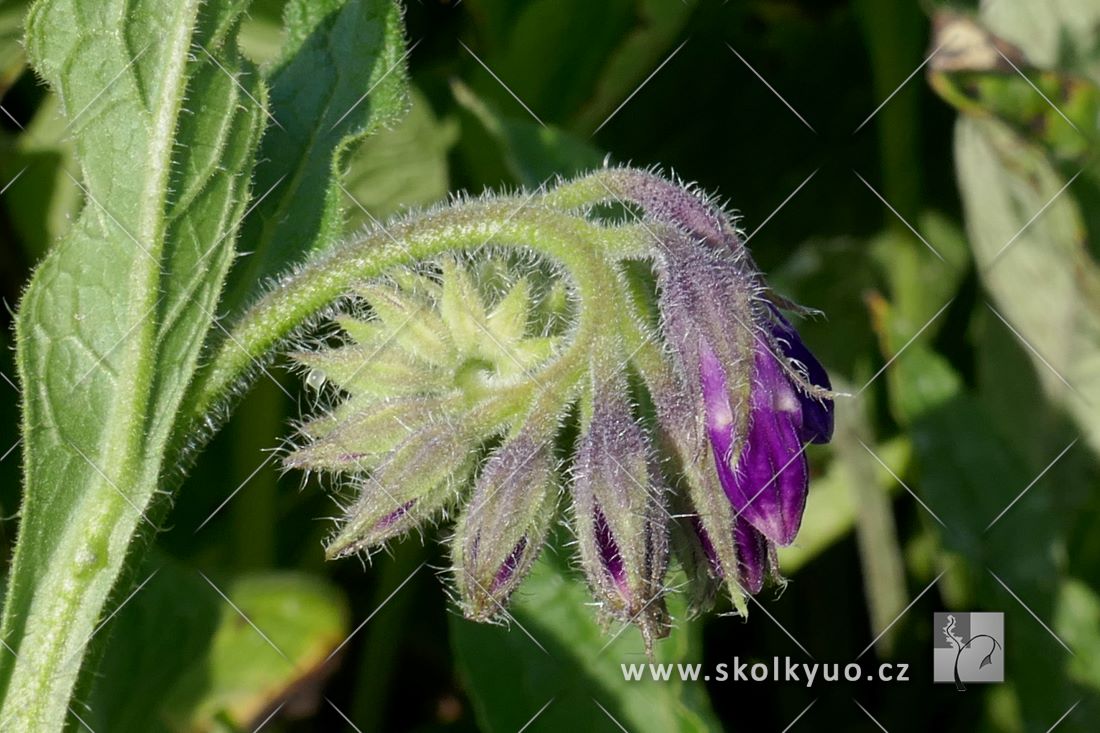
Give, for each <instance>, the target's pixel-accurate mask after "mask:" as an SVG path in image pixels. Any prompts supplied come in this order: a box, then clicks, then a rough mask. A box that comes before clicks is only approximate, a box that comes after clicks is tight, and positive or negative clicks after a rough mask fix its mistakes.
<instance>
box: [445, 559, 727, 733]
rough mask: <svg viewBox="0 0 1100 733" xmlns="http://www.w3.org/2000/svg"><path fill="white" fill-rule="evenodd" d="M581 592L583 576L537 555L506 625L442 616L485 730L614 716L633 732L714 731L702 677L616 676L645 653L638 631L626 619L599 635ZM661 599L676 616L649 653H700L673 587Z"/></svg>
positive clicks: (605, 724) (605, 721)
mask: <svg viewBox="0 0 1100 733" xmlns="http://www.w3.org/2000/svg"><path fill="white" fill-rule="evenodd" d="M590 600H591V598H590V594H589V592H588V589H587V588H586V587H585V585H584V582H583V581H582V580H579V579H577V578H575V577H572V576H571V575H570V574H569V573H568V571H567V570H566V569H565V568H563V567H560V566H557V565H555V564H553V563H552V561H549V560H546V559H545V558H544V559H540V560H539V561H538V562H536V563H535V566H534V569H533V570H532V572H531V575H530V576H529V577H528V578H527V580H525V581H524V583H523V585H522V586H521V587H520V589H519V590H518V591H517V593H516V595H515V597H514V598H513V600H512V603H511V605H510V613H511V614H512V616H513V617H514V619H515V623H513V624H511V627H510V628H501V627H495V626H486V625H483V624H477V623H474V622H471V621H465V620H463V619H461V618H459V617H457V616H452V617H451V618H452V620H451V643H452V646H453V648H454V651H455V655H456V657H457V658H458V666H459V670H460V672H461V673H462V675H463V677H464V678H465V680H466V683H467V685H466V690H467V692H469V694H470V695H471V696H472V697H473V702H474V709H475V711H476V713H477V718H478V722H479V723H480V724H481V726H482V727H483V728H484V729H485V730H486V731H489V732H490V733H492V732H495V731H515V730H519V729H520V728H523V727H524V725H526V724H527V723H528V721H530V723H531V724H530V727H529V728H526V730H530V731H535V732H537V731H560V730H585V731H608V732H609V733H612V732H615V731H619V730H621V729H620V727H619V724H621V725H622V726H625V728H626V729H627V730H630V731H636V732H637V733H647V732H650V731H652V732H658V731H660V732H661V733H664V732H665V731H672V730H675V731H710V730H718V729H719V727H720V726H719V724H718V721H717V720H716V719H715V717H714V714H713V712H711V710H710V706H709V703H708V701H707V698H706V691H705V690H704V689H703V687H702V683H701V682H695V683H686V682H681V681H679V680H678V679H677V678H676V675H675V672H674V673H673V679H672V680H670V681H668V682H654V681H652V680H646V681H631V682H628V681H625V680H624V678H623V672H622V669H621V667H620V664H647V663H648V662H649V661H650V660H649V659H647V657H646V656H645V653H644V645H643V642H642V639H641V635H640V634H639V633H638V631H637V630H636V629H635V628H634V627H630V628H628V629H626V630H625V631H623V632H622V633H621V634H620V635H619V636H617V637H615V639H614V641H611V642H610V643H608V642H609V640H610V639H611V637H610V636H609V635H608V634H607V633H605V632H604V630H603V629H601V628H600V626H599V624H598V623H597V622H596V612H595V609H593V608H591V607H590V606H589V605H588V604H589V602H590ZM669 605H670V611H671V612H672V614H673V616H674V617H677V618H679V619H680V621H678V624H677V626H676V628H674V629H673V630H672V633H671V635H670V636H669V638H667V639H664V640H662V641H660V642H658V643H657V645H656V650H655V651H656V660H655V661H656V662H657V663H672V664H676V663H681V664H690V663H697V662H701V661H702V650H701V648H700V639H699V632H700V628H699V626H698V625H697V624H688V623H687V622H685V621H683V620H682V619H683V617H684V610H685V609H684V607H683V599H682V597H681V596H678V595H673V596H671V597H670V598H669ZM618 631H619V629H613V630H612V631H611V633H612V634H613V633H615V632H618ZM527 633H530V635H531V636H530V637H528V636H527ZM540 645H541V646H542V648H540ZM605 645H606V648H605ZM647 673H648V671H647ZM543 706H546V707H545V710H542V712H541V713H540V714H538V715H537V717H536V713H539V711H540V709H542V708H543ZM601 706H602V707H603V708H604V710H601V709H600V708H601ZM605 711H606V712H605ZM612 717H614V719H615V720H617V721H619V724H617V723H615V722H614V721H613V720H612ZM532 718H533V720H532Z"/></svg>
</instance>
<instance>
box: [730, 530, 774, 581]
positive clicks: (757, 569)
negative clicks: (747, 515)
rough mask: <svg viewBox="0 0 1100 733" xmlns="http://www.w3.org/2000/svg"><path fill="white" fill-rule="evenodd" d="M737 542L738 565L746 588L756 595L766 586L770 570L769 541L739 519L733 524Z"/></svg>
mask: <svg viewBox="0 0 1100 733" xmlns="http://www.w3.org/2000/svg"><path fill="white" fill-rule="evenodd" d="M733 536H734V539H735V541H736V542H737V565H738V570H739V571H740V573H739V575H740V577H741V583H742V585H743V586H744V588H745V590H747V591H748V592H749V593H752V594H753V595H756V594H757V593H759V592H760V591H761V589H763V587H764V578H765V577H766V576H767V573H768V570H769V559H768V558H769V552H770V551H769V548H768V541H767V539H766V538H765V537H764V535H762V534H760V533H759V532H757V531H756V529H755V528H754V527H753V526H752V525H751V524H749V523H748V522H746V521H744V520H742V519H738V520H736V521H735V522H734V525H733Z"/></svg>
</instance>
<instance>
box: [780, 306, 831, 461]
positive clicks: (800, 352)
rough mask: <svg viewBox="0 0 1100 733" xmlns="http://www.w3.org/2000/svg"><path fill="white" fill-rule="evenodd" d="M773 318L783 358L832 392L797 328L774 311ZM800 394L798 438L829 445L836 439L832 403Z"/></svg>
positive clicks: (827, 377)
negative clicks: (800, 424)
mask: <svg viewBox="0 0 1100 733" xmlns="http://www.w3.org/2000/svg"><path fill="white" fill-rule="evenodd" d="M772 314H773V315H774V316H775V318H776V320H775V321H773V322H772V324H771V332H772V335H773V336H774V337H775V340H776V342H777V343H778V344H779V348H780V349H782V351H783V355H784V356H785V357H787V358H788V359H794V360H795V361H797V362H799V363H801V364H802V365H803V366H804V367H806V378H807V379H808V380H809V382H810V383H811V384H813V385H814V386H815V387H821V388H822V389H832V384H831V383H830V382H829V375H828V373H827V372H826V371H825V367H823V366H821V362H819V361H818V360H817V358H816V357H815V356H814V355H813V354H812V353H811V352H810V350H809V349H807V348H806V344H804V343H803V342H802V337H801V336H799V335H798V331H797V330H795V327H794V326H792V325H791V322H790V321H788V320H787V319H786V318H784V317H783V316H782V315H781V314H780V313H779V311H778V310H776V309H775V308H774V307H773V308H772ZM797 393H798V401H799V403H800V404H801V405H802V428H801V431H800V436H799V437H800V438H801V439H802V440H803V441H808V442H811V443H828V442H829V441H830V440H831V439H832V437H833V402H832V400H822V399H818V398H816V397H812V396H810V395H808V394H805V393H804V392H803V391H802V390H800V389H799V390H797Z"/></svg>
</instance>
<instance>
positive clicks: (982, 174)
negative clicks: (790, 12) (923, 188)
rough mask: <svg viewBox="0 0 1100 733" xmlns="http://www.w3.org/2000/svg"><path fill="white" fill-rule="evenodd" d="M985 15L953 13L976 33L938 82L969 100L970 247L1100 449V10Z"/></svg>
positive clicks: (966, 185)
mask: <svg viewBox="0 0 1100 733" xmlns="http://www.w3.org/2000/svg"><path fill="white" fill-rule="evenodd" d="M982 20H983V21H984V22H986V23H988V24H989V26H990V30H986V29H984V28H982V27H980V26H978V25H977V24H976V22H975V21H973V20H970V19H966V18H962V17H960V16H954V15H946V16H944V18H943V19H942V20H941V35H943V37H944V38H945V42H946V43H953V44H959V41H958V40H957V39H959V38H965V39H968V41H967V44H965V45H961V46H959V48H957V49H956V48H951V49H949V50H951V51H952V53H951V54H950V55H949V56H948V58H950V59H953V60H952V61H951V63H950V64H948V63H947V62H946V61H943V62H936V63H934V64H933V69H934V72H933V82H934V84H935V86H936V88H937V89H938V90H940V91H941V93H943V94H944V96H945V98H946V99H948V101H951V102H952V103H954V104H956V105H958V106H959V107H960V109H961V110H962V111H963V112H965V113H967V114H966V116H965V117H964V118H962V119H960V121H959V123H958V127H957V131H956V145H955V148H956V159H957V165H958V175H959V184H960V192H961V194H962V199H963V205H964V208H965V213H966V219H967V229H968V232H969V234H970V241H971V247H972V251H973V254H974V259H975V261H976V262H977V265H978V270H979V273H980V275H981V277H982V282H983V284H984V285H985V287H986V289H987V290H988V291H989V292H990V294H991V295H992V296H993V306H994V309H995V311H994V312H995V314H996V316H997V318H998V319H1000V320H1003V321H1004V327H1005V328H1006V329H1008V330H1010V331H1012V332H1013V333H1014V335H1015V336H1016V337H1017V338H1018V339H1019V340H1020V342H1021V344H1022V346H1023V348H1025V349H1026V350H1027V351H1028V353H1029V355H1030V356H1031V359H1032V363H1033V364H1034V368H1035V370H1036V372H1037V374H1038V376H1039V380H1040V382H1041V384H1042V386H1043V388H1044V390H1045V391H1046V393H1047V394H1048V395H1049V396H1050V398H1051V399H1052V400H1053V401H1054V402H1056V403H1058V404H1061V405H1062V406H1063V407H1064V409H1065V410H1066V411H1067V412H1069V413H1070V414H1071V415H1073V416H1074V417H1075V419H1076V420H1077V421H1078V423H1079V424H1080V425H1081V428H1082V430H1083V432H1084V434H1085V437H1086V439H1087V440H1088V442H1089V443H1090V444H1091V445H1092V447H1093V448H1094V449H1095V450H1097V451H1100V420H1097V417H1096V410H1095V409H1094V408H1093V407H1092V405H1093V404H1095V403H1096V401H1097V400H1098V399H1100V266H1098V264H1097V261H1096V255H1097V253H1098V252H1100V246H1098V245H1097V242H1100V216H1098V214H1097V206H1096V203H1097V201H1098V196H1100V166H1098V165H1097V163H1096V161H1095V160H1094V159H1092V158H1088V157H1087V156H1086V155H1085V153H1086V152H1087V151H1089V150H1091V149H1092V148H1093V147H1094V145H1095V141H1096V139H1097V131H1098V125H1100V119H1098V118H1097V110H1098V109H1100V92H1098V91H1097V83H1098V82H1100V65H1098V64H1100V62H1098V61H1097V53H1096V48H1097V45H1098V43H1100V32H1098V31H1097V28H1100V9H1098V8H1097V7H1096V6H1095V4H1094V3H1079V2H1071V1H1070V0H1060V1H1059V2H1055V3H1051V5H1050V7H1049V10H1048V9H1047V8H1046V7H1044V10H1043V12H1042V13H1040V14H1038V15H1036V14H1035V13H1034V12H1031V11H1029V10H1027V9H1025V8H1021V7H1020V4H1018V3H1006V4H1004V5H1003V6H1001V7H1000V8H998V7H997V4H994V5H993V6H992V7H991V9H990V11H989V13H987V14H986V16H984V17H983V19H982ZM991 31H992V32H996V33H998V34H1000V35H1003V36H1005V37H1006V38H1008V39H1010V40H1013V41H1016V42H1017V43H1018V44H1019V48H1013V47H1009V46H1007V45H1006V44H1005V41H1003V40H1002V39H1000V38H998V37H997V36H994V35H993V34H992V32H991ZM1002 48H1004V49H1006V50H1003V51H1002V50H1001V49H1002ZM1013 56H1015V57H1016V58H1015V60H1014V61H1013V60H1011V59H1012V57H1013ZM1051 67H1052V68H1051ZM1025 77H1026V78H1025ZM1044 88H1045V89H1046V91H1045V92H1043V91H1042V90H1043V89H1044ZM1021 100H1026V103H1025V101H1021Z"/></svg>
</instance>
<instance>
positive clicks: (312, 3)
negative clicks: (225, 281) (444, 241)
mask: <svg viewBox="0 0 1100 733" xmlns="http://www.w3.org/2000/svg"><path fill="white" fill-rule="evenodd" d="M285 25H286V32H287V40H286V42H285V45H284V47H283V56H282V61H281V62H280V63H279V64H278V65H277V66H276V68H275V70H274V72H273V73H272V74H271V75H270V82H269V83H270V86H271V125H270V126H269V127H268V130H267V133H266V134H265V135H264V140H263V144H262V145H261V150H260V155H259V164H258V165H257V167H256V183H255V186H254V188H255V191H256V194H257V197H258V199H257V201H256V203H255V204H254V205H253V206H254V208H253V210H252V211H251V212H250V214H249V217H248V220H247V221H246V222H245V225H244V227H243V229H242V232H241V249H242V250H245V251H247V252H249V253H250V254H249V255H248V256H247V257H245V258H244V259H243V260H242V261H241V263H240V266H239V267H238V268H237V270H236V271H235V272H234V273H233V277H232V278H231V287H230V290H229V292H228V293H227V301H226V303H225V305H226V307H227V308H234V307H236V306H238V305H240V304H241V302H242V301H243V300H244V299H247V298H248V297H249V296H251V295H254V294H255V288H256V286H257V284H258V283H261V282H262V281H263V280H264V279H265V278H270V277H273V276H275V275H277V274H279V273H280V272H282V271H283V270H284V269H285V268H286V267H287V265H289V264H291V263H295V262H298V261H300V260H301V259H302V258H303V257H304V256H305V255H306V254H307V253H309V252H310V251H312V250H315V249H317V248H318V247H322V246H326V245H330V244H332V243H334V242H335V241H336V240H337V239H338V238H339V237H340V236H341V234H342V233H343V230H344V219H343V211H344V210H345V209H347V208H348V206H349V204H350V202H349V201H348V199H347V197H346V195H345V194H344V193H343V192H342V191H341V190H340V179H341V176H342V175H343V173H344V169H345V166H346V165H347V162H348V154H349V153H350V151H351V150H353V148H354V146H355V145H356V144H357V143H358V142H360V141H361V140H362V139H363V138H364V137H365V136H367V135H370V134H371V133H373V132H375V131H377V130H379V129H381V128H383V127H385V126H388V125H392V124H394V123H396V122H397V121H398V120H399V119H400V118H401V116H402V115H403V114H404V112H405V109H406V107H407V106H408V97H407V77H406V72H405V56H406V54H405V42H404V37H403V30H402V24H401V9H400V7H399V6H398V4H397V3H396V2H394V1H393V0H292V2H290V3H288V5H287V10H286V18H285Z"/></svg>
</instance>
